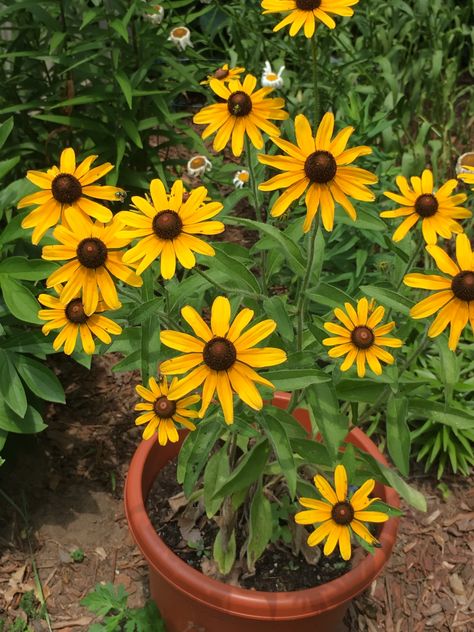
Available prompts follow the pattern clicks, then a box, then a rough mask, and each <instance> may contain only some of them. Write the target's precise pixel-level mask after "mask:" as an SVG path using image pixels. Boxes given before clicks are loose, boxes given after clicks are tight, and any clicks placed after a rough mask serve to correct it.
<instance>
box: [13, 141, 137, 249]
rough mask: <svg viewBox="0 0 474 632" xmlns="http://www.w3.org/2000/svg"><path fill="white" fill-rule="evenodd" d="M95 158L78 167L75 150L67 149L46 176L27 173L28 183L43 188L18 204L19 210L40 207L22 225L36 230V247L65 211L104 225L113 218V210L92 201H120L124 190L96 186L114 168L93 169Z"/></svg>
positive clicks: (86, 160) (31, 172) (62, 217)
mask: <svg viewBox="0 0 474 632" xmlns="http://www.w3.org/2000/svg"><path fill="white" fill-rule="evenodd" d="M96 158H97V156H88V157H87V158H86V159H85V160H83V161H82V162H81V163H80V164H79V165H78V166H76V155H75V153H74V149H72V147H68V148H67V149H64V150H63V151H62V152H61V157H60V160H59V167H56V166H54V167H51V169H48V171H47V172H46V173H44V172H43V171H28V172H27V174H26V177H27V178H28V180H30V181H31V182H33V184H35V185H36V186H38V187H40V188H41V189H43V190H42V191H37V192H36V193H31V194H30V195H27V196H26V197H24V198H22V199H21V200H20V201H19V202H18V208H24V207H26V206H32V205H33V204H38V205H39V206H38V207H37V208H35V209H34V210H33V211H31V213H30V214H29V215H27V216H26V217H25V218H24V220H23V221H22V223H21V226H22V228H33V227H34V231H33V236H32V241H33V243H34V244H37V243H39V241H40V240H41V238H42V237H43V236H44V234H45V233H46V232H47V230H48V229H49V228H51V226H55V225H56V224H57V223H58V222H59V221H60V219H63V220H64V214H63V212H64V211H65V209H67V208H69V207H73V208H75V209H76V210H77V211H78V212H82V213H85V214H86V215H90V217H94V218H95V219H98V220H99V221H101V222H109V221H110V220H111V219H112V211H111V210H110V209H108V208H107V207H106V206H104V205H103V204H99V203H98V202H95V201H94V200H92V199H90V198H96V199H99V200H112V201H117V200H118V199H120V196H121V195H122V194H123V193H124V191H123V190H122V189H119V188H118V187H112V186H101V185H97V184H94V182H96V181H97V180H98V179H99V178H101V177H102V176H104V175H105V174H106V173H108V172H109V171H110V170H111V169H113V168H114V166H113V165H112V164H111V163H110V162H106V163H104V164H103V165H100V166H99V167H94V168H91V165H92V163H93V162H94V161H95V160H96Z"/></svg>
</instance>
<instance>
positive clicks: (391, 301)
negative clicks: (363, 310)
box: [360, 285, 414, 316]
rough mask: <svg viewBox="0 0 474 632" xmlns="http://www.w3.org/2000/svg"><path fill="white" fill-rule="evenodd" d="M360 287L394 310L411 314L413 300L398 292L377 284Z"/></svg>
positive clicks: (407, 314) (365, 292) (368, 294)
mask: <svg viewBox="0 0 474 632" xmlns="http://www.w3.org/2000/svg"><path fill="white" fill-rule="evenodd" d="M360 289H361V291H362V292H364V294H366V295H367V296H370V297H371V298H375V299H376V300H377V301H378V302H379V303H380V304H381V305H383V306H384V307H390V308H391V309H393V310H394V311H396V312H400V313H401V314H405V315H406V316H409V315H410V309H411V308H412V307H413V305H414V303H413V301H411V300H410V299H408V298H406V297H405V296H402V295H401V294H399V293H398V292H394V291H393V290H389V289H387V288H385V287H377V286H375V285H361V288H360Z"/></svg>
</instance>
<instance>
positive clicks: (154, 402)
mask: <svg viewBox="0 0 474 632" xmlns="http://www.w3.org/2000/svg"><path fill="white" fill-rule="evenodd" d="M148 386H149V388H145V387H144V386H142V385H141V384H139V385H138V386H136V387H135V388H136V391H137V393H138V394H139V395H140V397H142V398H143V399H144V400H145V402H140V403H139V404H137V405H136V406H135V410H141V411H144V413H143V414H142V415H140V416H139V417H137V418H136V420H135V424H136V425H137V426H139V425H141V424H147V425H146V428H145V430H144V431H143V438H144V439H150V437H152V436H153V435H154V434H155V433H156V434H157V437H158V442H159V444H160V445H166V444H167V443H168V441H171V443H176V442H177V441H178V439H179V436H178V431H177V430H176V426H175V424H176V423H179V424H181V425H183V426H184V427H185V428H187V429H188V430H196V426H195V425H194V424H193V422H192V421H189V420H190V419H194V418H196V417H197V416H198V414H197V411H195V410H190V409H189V407H190V406H192V405H193V404H196V402H198V401H199V400H200V399H201V398H200V397H199V395H187V393H189V391H190V390H191V389H188V390H183V389H182V388H181V389H180V393H181V394H180V396H179V397H176V390H177V387H178V386H179V381H178V378H176V377H175V378H173V379H172V380H171V384H170V385H169V386H168V380H167V378H166V377H164V376H162V377H161V380H160V382H159V383H158V382H157V381H156V380H155V378H154V377H151V378H150V379H149V380H148Z"/></svg>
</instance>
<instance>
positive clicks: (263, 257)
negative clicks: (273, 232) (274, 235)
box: [245, 135, 268, 294]
mask: <svg viewBox="0 0 474 632" xmlns="http://www.w3.org/2000/svg"><path fill="white" fill-rule="evenodd" d="M252 147H253V146H252V144H251V142H250V140H249V138H248V137H247V135H246V136H245V153H246V155H247V163H248V166H249V174H250V189H251V191H252V198H253V206H254V209H255V215H256V216H257V220H258V221H259V222H261V223H262V224H263V223H264V222H265V219H264V217H263V213H262V207H261V205H260V195H259V191H258V186H257V176H256V173H255V165H254V160H253V159H254V154H255V152H254V151H253V148H252ZM260 265H261V279H262V289H263V292H264V293H265V294H267V292H268V290H267V279H266V268H267V253H266V251H265V250H262V251H261V253H260Z"/></svg>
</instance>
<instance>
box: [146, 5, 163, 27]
mask: <svg viewBox="0 0 474 632" xmlns="http://www.w3.org/2000/svg"><path fill="white" fill-rule="evenodd" d="M164 17H165V10H164V9H163V7H162V6H161V4H152V5H151V6H150V8H149V10H148V12H147V13H145V15H144V18H145V20H148V22H151V23H152V24H154V25H155V26H158V25H159V24H161V23H162V22H163V18H164Z"/></svg>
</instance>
